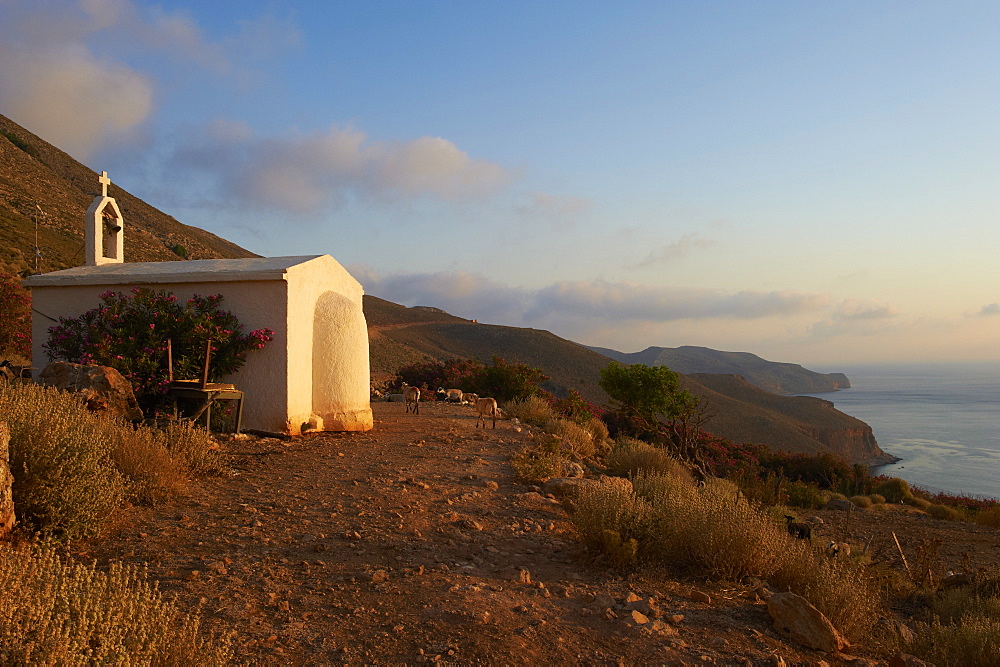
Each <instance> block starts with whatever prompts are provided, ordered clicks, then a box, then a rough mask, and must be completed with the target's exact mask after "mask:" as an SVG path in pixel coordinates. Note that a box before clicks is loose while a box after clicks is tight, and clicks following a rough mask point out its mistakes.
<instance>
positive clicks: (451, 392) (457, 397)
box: [444, 389, 462, 403]
mask: <svg viewBox="0 0 1000 667" xmlns="http://www.w3.org/2000/svg"><path fill="white" fill-rule="evenodd" d="M444 393H445V399H444V400H446V401H448V402H449V403H461V402H462V390H461V389H446V390H445V392H444Z"/></svg>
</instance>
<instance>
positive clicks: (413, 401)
mask: <svg viewBox="0 0 1000 667" xmlns="http://www.w3.org/2000/svg"><path fill="white" fill-rule="evenodd" d="M403 399H404V400H405V401H406V411H407V412H410V408H411V406H412V408H413V414H415V415H419V414H420V389H419V388H417V387H411V386H410V385H408V384H404V385H403Z"/></svg>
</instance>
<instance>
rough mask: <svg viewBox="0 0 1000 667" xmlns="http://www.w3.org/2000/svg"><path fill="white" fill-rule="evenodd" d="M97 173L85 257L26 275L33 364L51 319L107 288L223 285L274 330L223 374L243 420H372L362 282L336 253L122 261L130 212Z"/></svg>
mask: <svg viewBox="0 0 1000 667" xmlns="http://www.w3.org/2000/svg"><path fill="white" fill-rule="evenodd" d="M100 182H101V186H102V194H101V195H100V196H98V197H96V198H95V199H94V202H93V203H92V204H91V206H90V208H88V209H87V215H86V229H85V237H86V261H85V265H84V266H78V267H75V268H72V269H65V270H63V271H54V272H52V273H46V274H41V275H36V276H31V277H30V278H28V279H26V280H25V281H24V283H25V285H26V286H28V287H30V288H31V291H32V304H33V309H34V311H35V312H34V313H33V314H32V357H33V359H35V360H36V362H35V366H36V367H42V366H44V365H45V359H46V357H45V352H44V351H43V349H42V344H43V343H44V342H45V341H46V340H47V339H48V329H49V327H50V326H52V325H53V324H54V322H53V320H57V319H58V318H60V317H77V316H79V315H81V314H83V313H84V312H86V311H87V310H90V309H91V308H94V307H95V306H97V305H99V303H100V294H101V293H102V292H105V291H106V290H109V289H110V290H114V291H119V292H124V291H128V290H130V289H131V288H132V287H150V288H153V289H156V290H167V291H169V292H172V293H174V294H175V295H177V297H178V298H188V297H190V296H191V295H193V294H202V295H208V294H221V295H222V296H223V301H222V307H223V308H225V309H226V310H229V311H230V312H232V313H233V314H234V315H236V316H237V317H238V318H239V319H240V322H242V323H243V325H244V326H245V327H246V329H247V330H248V331H251V330H254V329H260V328H263V327H268V328H270V329H271V330H273V331H274V338H273V339H272V340H271V342H269V343H268V344H267V345H266V346H265V347H264V348H263V349H262V350H256V351H253V352H251V353H250V354H249V355H247V362H246V365H245V366H244V367H243V368H242V369H241V370H240V371H239V373H237V374H236V375H234V376H232V377H229V378H225V379H224V380H223V381H224V382H231V383H234V384H236V386H237V387H238V388H239V389H241V390H242V391H244V392H245V393H246V397H245V400H244V410H243V424H244V426H245V427H246V428H252V429H261V430H266V431H278V432H284V433H289V434H293V435H294V434H297V433H299V432H300V431H301V429H302V427H303V426H304V425H307V424H308V425H309V427H310V428H313V429H316V430H327V431H366V430H368V429H370V428H372V411H371V407H370V404H369V361H368V329H367V325H366V323H365V316H364V313H363V312H362V296H363V294H364V291H363V289H362V287H361V284H360V283H358V281H357V280H355V279H354V278H353V277H352V276H351V275H350V274H349V273H348V272H347V271H346V270H345V269H344V268H343V267H342V266H341V265H340V264H339V263H338V262H337V260H335V259H334V258H333V257H331V256H329V255H308V256H301V257H266V258H259V259H203V260H190V261H178V262H136V263H131V264H129V263H125V262H124V252H123V248H124V244H123V239H124V234H125V221H124V220H123V218H122V214H121V211H120V210H119V208H118V205H117V204H116V203H115V200H114V199H113V198H112V197H109V196H108V191H107V188H108V184H109V183H110V182H111V181H110V179H108V177H107V173H106V172H104V173H102V174H101V178H100ZM35 372H36V375H37V373H38V372H39V371H38V370H36V371H35ZM36 379H37V378H36Z"/></svg>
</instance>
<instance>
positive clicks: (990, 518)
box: [972, 507, 1000, 528]
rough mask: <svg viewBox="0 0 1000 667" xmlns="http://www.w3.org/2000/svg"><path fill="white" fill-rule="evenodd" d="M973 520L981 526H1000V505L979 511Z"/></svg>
mask: <svg viewBox="0 0 1000 667" xmlns="http://www.w3.org/2000/svg"><path fill="white" fill-rule="evenodd" d="M972 520H973V521H974V522H975V523H977V524H979V525H980V526H985V527H987V528H1000V507H990V508H989V509H985V510H982V511H980V512H977V513H976V514H974V515H973V516H972Z"/></svg>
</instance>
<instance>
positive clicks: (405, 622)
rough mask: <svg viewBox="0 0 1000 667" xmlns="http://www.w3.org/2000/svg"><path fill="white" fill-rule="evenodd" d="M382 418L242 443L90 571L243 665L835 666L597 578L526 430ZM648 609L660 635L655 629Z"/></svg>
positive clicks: (728, 600) (394, 415)
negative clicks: (534, 468)
mask: <svg viewBox="0 0 1000 667" xmlns="http://www.w3.org/2000/svg"><path fill="white" fill-rule="evenodd" d="M373 408H374V411H375V419H376V427H375V429H374V430H373V431H371V432H369V433H365V434H318V435H315V436H311V437H304V438H301V439H298V440H295V441H292V442H290V443H283V442H280V441H277V440H270V439H261V440H252V441H242V442H240V441H238V442H233V443H229V444H228V445H227V456H228V458H229V460H230V461H231V463H232V466H233V468H234V470H235V472H236V474H235V475H234V476H232V477H228V478H212V479H207V480H204V481H202V482H200V483H199V484H198V485H197V487H196V488H194V489H192V493H191V494H190V495H189V496H188V497H187V498H185V499H182V500H179V501H176V502H175V503H173V504H168V505H164V506H161V507H157V508H154V509H137V510H134V511H133V512H132V513H131V514H130V515H128V516H127V517H126V519H125V520H123V521H122V522H121V523H120V525H119V526H118V527H117V528H116V529H114V530H113V531H111V534H110V535H108V536H106V537H105V538H104V539H102V540H101V541H100V542H98V543H95V544H94V545H93V546H92V547H91V548H90V549H89V550H86V551H84V552H82V553H80V554H79V555H80V556H84V557H91V558H98V559H99V560H100V561H102V562H104V561H107V560H109V559H120V560H124V561H128V562H134V563H142V564H147V565H148V568H149V575H150V577H151V578H153V579H155V580H158V581H159V582H160V586H161V589H162V590H163V591H164V592H165V593H166V594H167V595H168V596H169V597H171V598H172V599H174V600H176V601H177V602H178V603H179V604H181V605H182V606H184V607H193V606H196V605H198V604H201V606H202V613H203V615H204V616H205V618H206V620H207V622H208V623H209V624H211V625H213V626H216V627H230V628H233V629H235V631H236V633H237V634H236V641H235V645H236V650H237V658H238V660H239V661H240V662H243V663H272V664H273V663H293V664H325V663H331V662H350V663H400V662H410V663H412V662H422V661H431V660H444V661H449V662H452V661H460V662H479V663H494V664H500V663H503V664H525V663H531V664H536V663H540V662H544V661H548V662H553V661H554V662H617V661H624V662H630V663H648V662H673V663H675V664H695V663H704V662H709V663H711V662H733V661H734V660H735V661H738V662H739V661H743V660H750V661H755V662H759V663H769V661H770V660H771V659H772V656H774V655H780V656H782V657H784V658H785V659H786V660H789V661H791V662H795V661H812V662H815V661H816V660H817V659H819V658H820V657H821V656H819V655H818V654H810V653H809V652H804V653H803V652H798V651H797V650H796V649H795V648H793V647H791V646H789V645H787V644H785V643H784V642H782V641H780V640H779V639H778V638H777V637H776V636H775V635H773V633H771V631H770V630H769V629H768V625H769V622H768V618H767V614H766V611H765V609H764V606H763V605H762V604H760V603H759V601H757V600H755V599H753V596H752V594H749V595H748V591H746V590H743V589H740V588H735V587H730V588H728V589H722V588H718V587H714V586H712V585H711V584H705V583H702V584H697V585H696V586H695V585H693V584H690V583H679V582H677V581H676V580H675V579H671V578H669V577H666V576H662V577H661V576H658V575H656V574H655V573H652V574H651V573H649V572H648V571H646V572H645V573H644V574H643V575H642V576H638V575H632V576H628V577H620V576H616V574H615V573H614V572H613V571H611V570H609V569H607V568H606V567H604V566H602V565H599V564H594V563H593V562H592V559H591V557H590V556H589V555H588V554H587V553H586V552H585V551H584V550H583V549H582V547H581V546H580V545H579V544H578V543H577V542H576V541H575V540H574V539H573V538H572V535H571V533H570V532H569V524H568V522H567V518H566V514H565V513H564V512H563V510H562V508H561V506H560V505H559V504H558V503H556V502H555V501H554V500H552V499H547V498H544V497H542V496H541V495H539V494H538V493H536V492H534V491H533V490H532V488H531V487H528V486H525V485H522V484H518V483H516V482H515V480H514V475H513V470H512V468H511V466H510V463H509V458H510V455H511V453H512V452H513V451H514V450H515V448H516V447H517V446H518V444H519V443H521V442H523V441H524V440H525V439H526V438H527V437H528V433H527V430H526V429H523V430H521V431H520V432H519V431H518V427H517V426H516V425H514V424H512V423H511V422H506V421H505V422H502V423H501V424H498V427H497V429H496V430H495V431H494V430H487V431H483V430H481V429H480V430H477V429H475V428H474V427H473V426H474V422H475V418H474V416H473V414H472V412H471V410H470V409H469V408H467V407H464V406H454V405H445V404H434V403H429V404H428V403H425V404H423V405H422V406H421V414H420V415H419V416H413V415H404V414H403V405H402V404H399V403H376V404H373ZM859 527H860V526H859ZM695 588H697V589H699V590H701V591H706V592H708V594H709V595H710V596H711V598H712V599H711V601H710V602H705V601H701V600H696V599H693V598H692V591H693V590H694V589H695ZM629 594H632V595H633V597H635V598H637V599H641V600H642V601H648V600H649V599H650V598H652V599H653V602H652V604H653V607H654V608H655V609H656V610H657V611H658V612H660V617H659V619H655V618H654V617H653V616H655V615H651V618H650V623H646V624H641V625H639V624H637V623H636V622H635V618H634V617H633V616H632V614H631V609H630V608H629V607H628V606H627V605H626V599H627V596H628V595H629ZM637 604H638V606H640V607H641V606H642V605H643V602H639V603H637ZM633 606H636V605H633ZM679 617H682V618H679ZM826 659H827V660H828V661H830V658H826ZM832 662H833V663H834V664H836V663H837V662H838V661H836V660H833V661H832Z"/></svg>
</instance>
